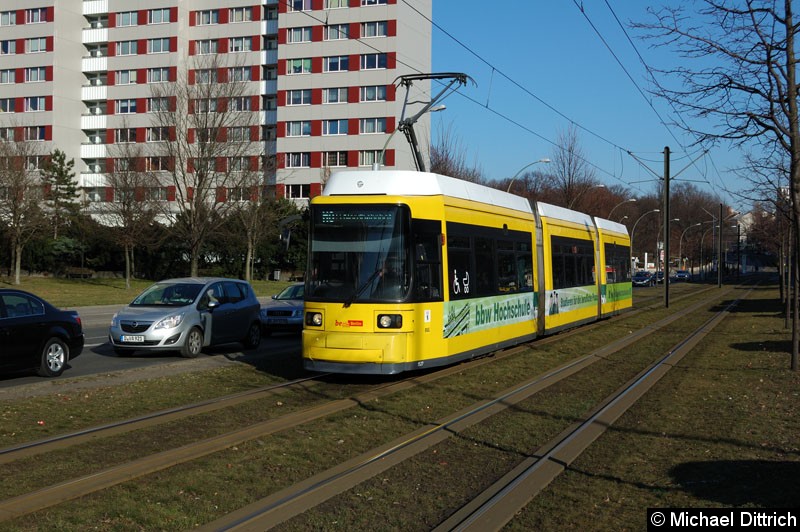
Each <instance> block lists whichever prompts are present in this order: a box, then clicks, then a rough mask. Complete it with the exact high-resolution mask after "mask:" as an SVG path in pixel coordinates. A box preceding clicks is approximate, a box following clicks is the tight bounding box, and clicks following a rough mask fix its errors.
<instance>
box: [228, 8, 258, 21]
mask: <svg viewBox="0 0 800 532" xmlns="http://www.w3.org/2000/svg"><path fill="white" fill-rule="evenodd" d="M251 20H253V8H252V7H234V8H232V9H231V10H230V19H229V21H230V22H250V21H251Z"/></svg>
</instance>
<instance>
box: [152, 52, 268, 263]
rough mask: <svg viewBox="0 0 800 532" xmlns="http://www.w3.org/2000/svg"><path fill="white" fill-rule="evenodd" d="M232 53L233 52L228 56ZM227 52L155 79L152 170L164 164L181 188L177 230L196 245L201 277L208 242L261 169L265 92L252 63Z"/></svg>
mask: <svg viewBox="0 0 800 532" xmlns="http://www.w3.org/2000/svg"><path fill="white" fill-rule="evenodd" d="M228 55H230V54H228ZM226 59H227V58H226V57H224V56H221V55H211V56H199V57H194V58H190V60H191V64H190V65H189V68H190V69H189V70H188V71H187V73H186V75H185V76H183V77H182V78H181V79H179V80H178V81H177V82H174V83H168V84H154V85H153V86H152V87H153V91H152V100H151V101H152V102H154V104H155V105H156V106H157V108H156V109H155V110H154V112H153V113H152V117H153V119H152V128H150V129H151V131H153V134H154V135H156V136H157V137H158V140H159V141H158V142H155V143H152V144H151V146H152V147H153V149H152V152H151V154H150V155H149V156H148V157H147V158H146V160H145V162H146V168H145V170H147V171H155V170H160V171H162V174H164V175H165V177H166V178H167V179H169V180H170V181H171V184H172V185H174V186H175V193H176V198H175V199H176V201H175V202H170V205H172V206H173V208H174V211H173V212H168V213H166V214H167V215H168V216H169V217H170V219H171V220H172V222H173V231H174V232H175V233H176V235H177V236H178V238H181V239H182V240H183V241H184V242H186V245H187V247H188V252H189V257H190V270H191V274H192V275H197V273H198V267H199V266H198V265H199V259H200V256H201V254H202V251H203V245H204V243H205V241H206V238H207V237H208V235H209V233H210V232H211V231H214V230H215V229H216V228H218V227H219V226H220V224H221V223H222V222H223V221H224V219H225V216H226V215H227V214H228V213H229V211H230V210H231V209H232V208H233V207H234V206H235V202H230V201H228V200H227V197H228V193H229V192H230V191H231V190H241V189H242V188H248V187H249V185H250V184H251V178H252V175H253V172H255V171H257V170H258V165H259V160H260V156H261V155H262V152H263V149H262V144H261V143H260V142H259V137H260V126H259V120H258V109H259V102H260V97H259V96H258V92H257V89H256V86H255V84H253V83H249V82H248V80H249V79H250V74H249V72H251V68H252V67H250V66H246V65H241V64H230V63H226Z"/></svg>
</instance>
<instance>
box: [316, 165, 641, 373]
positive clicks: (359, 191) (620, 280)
mask: <svg viewBox="0 0 800 532" xmlns="http://www.w3.org/2000/svg"><path fill="white" fill-rule="evenodd" d="M629 258H630V240H629V239H628V236H627V230H626V228H625V226H623V225H621V224H616V223H614V222H610V221H608V220H598V219H593V218H591V217H589V216H587V215H585V214H581V213H577V212H575V211H570V210H568V209H563V208H560V207H555V206H552V205H546V204H542V203H539V204H536V205H531V203H530V202H529V201H528V200H526V199H524V198H521V197H518V196H515V195H513V194H508V193H505V192H502V191H499V190H496V189H493V188H489V187H485V186H481V185H477V184H475V183H469V182H466V181H462V180H458V179H453V178H450V177H446V176H441V175H437V174H432V173H424V172H413V171H387V170H382V171H345V172H339V173H336V174H334V175H333V176H332V177H331V179H330V180H329V181H328V183H327V185H326V187H325V190H324V192H323V195H322V196H319V197H316V198H314V199H313V200H312V202H311V235H310V247H309V262H308V271H307V274H306V287H305V298H306V303H305V310H304V315H305V318H304V320H305V324H304V330H303V359H304V365H305V367H306V369H310V370H314V371H332V372H340V373H378V374H390V373H399V372H402V371H408V370H412V369H419V368H427V367H432V366H440V365H445V364H452V363H455V362H458V361H461V360H465V359H469V358H472V357H475V356H479V355H483V354H486V353H489V352H491V351H495V350H497V349H499V348H502V347H506V346H509V345H514V344H517V343H520V342H523V341H527V340H531V339H533V338H536V337H537V335H541V334H547V333H552V332H554V331H558V330H561V329H563V328H566V327H574V326H576V325H579V324H581V323H585V322H587V321H593V320H596V319H598V318H600V317H602V316H606V315H609V314H613V313H616V312H620V311H622V310H624V309H626V308H629V307H630V306H631V304H632V300H631V294H632V292H631V282H630V270H629V265H630V260H629ZM596 272H601V273H602V275H597V273H596Z"/></svg>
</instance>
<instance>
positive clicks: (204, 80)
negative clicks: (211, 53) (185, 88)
mask: <svg viewBox="0 0 800 532" xmlns="http://www.w3.org/2000/svg"><path fill="white" fill-rule="evenodd" d="M194 79H195V82H197V83H199V84H205V85H207V84H209V83H216V82H217V71H216V70H215V69H213V68H203V69H201V70H197V71H196V72H195V76H194Z"/></svg>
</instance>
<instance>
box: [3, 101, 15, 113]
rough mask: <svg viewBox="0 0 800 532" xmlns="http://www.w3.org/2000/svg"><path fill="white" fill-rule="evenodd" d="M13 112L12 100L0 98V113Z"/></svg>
mask: <svg viewBox="0 0 800 532" xmlns="http://www.w3.org/2000/svg"><path fill="white" fill-rule="evenodd" d="M13 112H14V98H0V113H13Z"/></svg>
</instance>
